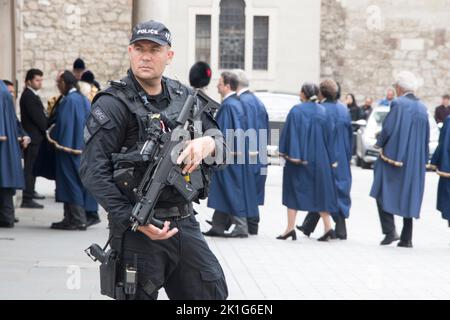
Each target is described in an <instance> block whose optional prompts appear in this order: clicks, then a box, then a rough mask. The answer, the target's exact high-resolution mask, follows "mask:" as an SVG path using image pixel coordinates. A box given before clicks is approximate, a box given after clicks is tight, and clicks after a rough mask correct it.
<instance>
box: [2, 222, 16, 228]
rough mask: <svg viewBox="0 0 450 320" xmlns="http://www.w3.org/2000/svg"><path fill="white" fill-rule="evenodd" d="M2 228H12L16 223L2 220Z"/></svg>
mask: <svg viewBox="0 0 450 320" xmlns="http://www.w3.org/2000/svg"><path fill="white" fill-rule="evenodd" d="M0 228H4V229H12V228H14V223H8V222H0Z"/></svg>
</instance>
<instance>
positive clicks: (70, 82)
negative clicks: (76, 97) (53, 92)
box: [61, 70, 79, 94]
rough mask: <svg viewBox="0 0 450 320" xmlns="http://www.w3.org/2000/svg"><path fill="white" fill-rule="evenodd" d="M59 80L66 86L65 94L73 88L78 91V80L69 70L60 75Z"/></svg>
mask: <svg viewBox="0 0 450 320" xmlns="http://www.w3.org/2000/svg"><path fill="white" fill-rule="evenodd" d="M61 80H62V81H64V84H65V85H66V92H65V94H67V93H68V92H69V91H70V90H71V89H73V88H75V89H77V90H78V80H77V78H75V76H74V75H73V73H72V72H70V71H69V70H65V71H64V73H63V74H62V75H61ZM78 91H79V90H78Z"/></svg>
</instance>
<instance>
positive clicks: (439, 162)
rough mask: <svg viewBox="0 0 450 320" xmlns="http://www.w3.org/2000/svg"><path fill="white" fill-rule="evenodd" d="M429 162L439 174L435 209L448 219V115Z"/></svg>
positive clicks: (449, 142) (449, 202)
mask: <svg viewBox="0 0 450 320" xmlns="http://www.w3.org/2000/svg"><path fill="white" fill-rule="evenodd" d="M431 164H432V165H434V166H436V168H437V172H438V173H439V174H440V175H441V178H440V179H439V187H438V197H437V209H438V210H439V211H440V212H441V213H442V218H444V219H445V220H449V221H450V117H448V118H447V120H446V121H445V123H444V127H443V128H442V129H441V135H440V138H439V145H438V147H437V149H436V152H435V153H434V155H433V159H432V160H431Z"/></svg>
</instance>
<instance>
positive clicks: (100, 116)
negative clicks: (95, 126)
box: [92, 107, 110, 126]
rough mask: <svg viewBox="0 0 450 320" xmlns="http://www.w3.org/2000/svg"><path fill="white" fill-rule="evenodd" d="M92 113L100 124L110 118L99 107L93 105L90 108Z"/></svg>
mask: <svg viewBox="0 0 450 320" xmlns="http://www.w3.org/2000/svg"><path fill="white" fill-rule="evenodd" d="M92 115H93V116H94V118H95V120H97V121H98V123H100V125H102V126H103V125H104V124H105V123H107V122H108V121H109V120H110V119H109V118H108V116H107V115H106V114H105V113H104V112H103V110H102V109H101V108H100V107H95V109H94V110H92Z"/></svg>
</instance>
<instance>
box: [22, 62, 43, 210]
mask: <svg viewBox="0 0 450 320" xmlns="http://www.w3.org/2000/svg"><path fill="white" fill-rule="evenodd" d="M43 76H44V74H43V72H42V71H41V70H38V69H31V70H29V71H28V72H27V75H26V78H25V83H26V88H25V90H24V91H23V93H22V96H21V98H20V115H21V119H22V126H23V128H24V130H25V131H26V132H27V133H28V134H29V135H30V137H31V144H30V146H29V148H28V149H26V150H25V153H24V158H25V168H24V174H25V190H24V191H23V200H22V206H21V207H22V208H32V209H43V208H44V206H43V205H41V204H39V203H37V202H36V201H34V199H39V200H43V199H44V198H45V197H43V196H41V195H39V194H38V193H36V191H35V184H36V177H35V176H34V175H33V166H34V162H35V161H36V157H37V155H38V152H39V148H40V146H41V143H42V141H43V140H44V139H45V132H46V130H47V122H48V121H47V116H46V113H45V109H44V105H43V104H42V101H41V98H40V97H39V95H38V94H37V91H38V90H40V89H41V88H42V81H43Z"/></svg>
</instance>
